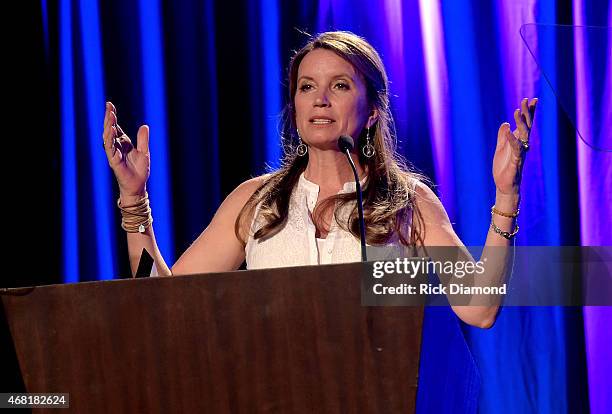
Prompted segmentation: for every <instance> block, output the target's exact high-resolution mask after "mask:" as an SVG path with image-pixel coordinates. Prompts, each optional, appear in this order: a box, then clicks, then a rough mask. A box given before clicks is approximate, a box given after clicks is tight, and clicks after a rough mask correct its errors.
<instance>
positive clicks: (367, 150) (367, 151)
mask: <svg viewBox="0 0 612 414" xmlns="http://www.w3.org/2000/svg"><path fill="white" fill-rule="evenodd" d="M361 152H363V155H364V156H365V157H366V158H372V157H373V156H374V154H376V149H374V146H373V145H372V143H371V142H370V127H368V132H367V134H366V144H365V145H364V146H363V149H362V150H361Z"/></svg>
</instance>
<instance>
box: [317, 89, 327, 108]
mask: <svg viewBox="0 0 612 414" xmlns="http://www.w3.org/2000/svg"><path fill="white" fill-rule="evenodd" d="M314 106H315V107H319V108H325V107H327V106H329V99H327V93H326V92H325V91H322V92H320V93H318V94H317V96H316V97H315V101H314Z"/></svg>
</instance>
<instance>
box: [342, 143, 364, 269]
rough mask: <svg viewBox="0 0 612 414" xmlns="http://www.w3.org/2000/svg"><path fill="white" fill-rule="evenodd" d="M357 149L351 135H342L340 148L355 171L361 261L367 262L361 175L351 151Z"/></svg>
mask: <svg viewBox="0 0 612 414" xmlns="http://www.w3.org/2000/svg"><path fill="white" fill-rule="evenodd" d="M354 147H355V141H353V138H351V137H350V136H349V135H341V136H340V138H338V148H340V151H342V152H343V153H344V154H345V155H346V158H347V159H348V162H349V164H350V166H351V168H352V170H353V175H354V176H355V187H356V193H357V212H358V214H359V234H360V236H361V261H362V262H367V261H368V255H367V253H366V235H365V221H364V219H363V199H362V196H361V183H360V182H359V174H357V168H356V167H355V163H354V162H353V158H351V150H352V149H353V148H354Z"/></svg>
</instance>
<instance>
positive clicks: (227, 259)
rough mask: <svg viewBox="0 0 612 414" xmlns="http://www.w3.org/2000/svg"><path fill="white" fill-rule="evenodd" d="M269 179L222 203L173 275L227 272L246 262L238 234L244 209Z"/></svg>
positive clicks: (253, 183)
mask: <svg viewBox="0 0 612 414" xmlns="http://www.w3.org/2000/svg"><path fill="white" fill-rule="evenodd" d="M267 179H268V176H267V175H262V176H259V177H255V178H251V179H249V180H247V181H245V182H243V183H242V184H240V185H239V186H238V187H236V188H235V189H234V190H233V191H232V192H231V193H230V194H229V195H228V196H227V197H226V198H225V200H224V201H223V203H221V206H220V207H219V208H218V209H217V212H216V213H215V215H214V217H213V219H212V221H211V222H210V224H209V225H208V226H207V227H206V229H204V231H203V232H202V233H201V234H200V236H199V237H198V238H197V239H196V240H195V241H194V242H193V244H192V245H191V246H189V248H188V249H187V250H186V251H185V253H183V255H182V256H181V257H180V258H179V260H178V261H177V262H176V263H175V264H174V266H173V267H172V274H175V275H176V274H189V273H208V272H225V271H228V270H235V269H237V268H238V267H239V266H240V264H241V263H242V261H243V260H244V257H245V253H244V246H243V244H242V242H241V240H239V239H238V237H237V236H236V233H235V224H236V220H237V219H238V217H239V215H240V212H241V211H242V209H243V207H244V206H245V205H246V203H247V202H248V201H249V198H250V197H251V196H252V195H253V193H255V191H257V189H258V188H259V187H260V186H261V185H262V184H264V183H265V182H266V180H267Z"/></svg>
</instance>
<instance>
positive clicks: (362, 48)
mask: <svg viewBox="0 0 612 414" xmlns="http://www.w3.org/2000/svg"><path fill="white" fill-rule="evenodd" d="M319 48H321V49H327V50H330V51H332V52H334V53H336V54H337V55H338V56H340V57H341V58H343V59H345V60H346V61H347V62H349V63H351V64H352V65H353V66H354V67H355V69H356V70H357V71H358V72H359V73H360V74H361V75H362V76H363V78H364V80H365V84H366V94H367V101H368V104H369V105H370V107H371V108H373V109H376V110H377V112H378V119H377V121H376V122H375V123H374V125H373V126H372V127H371V129H373V130H374V134H373V145H374V148H375V150H376V154H375V155H374V156H373V157H371V158H367V157H365V156H363V154H362V151H361V148H362V147H363V145H364V144H365V135H366V133H365V132H366V131H365V130H364V131H362V133H361V134H360V136H359V138H358V140H357V143H356V146H357V149H358V153H359V162H360V163H361V165H362V166H364V167H365V169H366V171H367V173H368V180H367V182H366V184H365V187H364V189H363V201H364V208H363V209H364V219H365V224H366V234H367V242H368V244H370V245H381V244H385V243H387V242H388V241H389V240H391V238H392V237H393V236H394V235H397V238H398V240H399V241H400V243H401V244H404V245H407V246H410V245H416V244H418V243H420V244H421V245H422V244H423V238H424V234H423V228H424V226H423V225H422V216H421V214H420V213H419V212H418V211H417V208H416V204H415V202H414V200H415V189H416V184H417V183H418V182H420V181H421V182H422V181H427V180H426V178H425V177H424V176H423V175H421V174H418V173H417V172H415V171H413V170H412V169H410V168H409V167H408V165H407V163H406V162H405V161H404V159H403V158H402V157H401V156H399V154H397V152H396V135H395V123H394V121H393V116H392V114H391V109H390V107H389V81H388V78H387V74H386V71H385V68H384V65H383V63H382V60H381V59H380V56H379V55H378V53H377V52H376V50H375V49H374V48H373V47H372V46H371V45H370V44H369V43H368V42H367V41H366V40H365V39H363V38H361V37H359V36H357V35H355V34H353V33H351V32H344V31H336V32H325V33H321V34H319V35H317V36H315V37H313V38H312V39H311V40H310V41H309V42H308V43H307V44H306V45H305V46H304V47H302V48H301V49H300V50H299V51H297V52H296V53H295V55H294V56H293V58H292V59H291V62H290V65H289V101H288V102H289V103H288V104H287V106H286V107H285V110H284V111H283V117H282V132H281V134H282V135H281V141H282V146H283V157H282V160H281V167H280V168H279V169H278V170H276V171H274V172H272V173H271V174H269V176H267V177H266V179H265V181H264V183H263V184H262V185H261V186H260V187H259V188H258V189H257V190H256V191H255V192H254V193H253V195H252V196H251V197H250V199H249V200H248V201H247V203H246V204H245V206H244V207H243V208H242V210H241V211H240V214H239V215H238V218H237V219H236V224H235V232H236V236H237V237H238V239H239V240H241V241H242V243H243V244H246V237H248V236H243V234H242V232H241V231H240V230H241V228H244V227H243V226H245V224H246V223H245V220H247V218H251V217H253V213H254V210H255V208H256V206H257V205H258V204H261V206H260V209H259V214H260V215H261V217H263V219H264V220H263V223H264V224H263V226H262V227H261V228H259V229H257V230H256V231H255V233H254V234H253V237H254V239H264V238H267V237H271V236H273V235H274V234H276V233H278V232H279V231H280V230H281V229H282V228H283V226H284V225H285V224H286V221H287V217H288V211H289V201H290V198H291V194H292V192H293V189H294V187H295V185H296V184H297V182H298V180H299V177H300V175H301V174H302V172H303V171H304V170H305V169H306V165H307V164H308V154H307V155H305V156H302V157H299V156H297V155H296V151H295V149H296V147H297V144H298V137H297V131H296V124H295V122H296V121H295V120H296V117H295V115H296V114H295V105H294V98H295V94H296V90H297V74H298V68H299V66H300V63H301V62H302V59H304V56H306V54H308V53H309V52H310V51H312V50H314V49H319ZM355 200H356V195H355V194H354V193H345V194H338V195H335V196H333V197H330V198H328V199H327V200H325V202H323V203H321V205H320V206H317V208H316V209H315V214H313V216H314V217H315V223H316V222H317V219H316V218H317V217H319V215H320V212H321V211H325V209H326V208H327V207H329V206H330V205H332V204H335V203H337V206H338V208H337V209H336V210H335V216H334V217H335V219H336V221H337V222H338V224H339V225H340V227H341V228H343V229H344V230H347V231H350V232H351V233H352V234H353V235H354V236H355V237H356V238H359V219H358V215H357V204H356V203H354V207H353V209H352V210H351V212H350V215H349V217H348V220H346V221H344V220H342V219H341V218H340V216H339V212H340V211H341V210H342V207H343V206H345V205H348V204H349V203H352V202H354V201H355ZM317 212H319V213H317ZM249 224H250V223H249ZM409 227H410V228H411V229H412V230H411V233H410V234H406V233H407V231H406V230H407V228H409Z"/></svg>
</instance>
